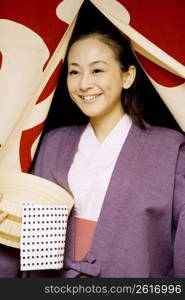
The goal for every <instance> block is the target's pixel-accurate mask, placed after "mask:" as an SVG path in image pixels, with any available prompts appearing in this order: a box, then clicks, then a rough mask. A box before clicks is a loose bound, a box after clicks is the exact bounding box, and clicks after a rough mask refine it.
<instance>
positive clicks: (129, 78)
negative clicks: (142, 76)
mask: <svg viewBox="0 0 185 300" xmlns="http://www.w3.org/2000/svg"><path fill="white" fill-rule="evenodd" d="M135 77H136V67H135V66H130V67H129V69H128V71H126V72H123V88H124V89H128V88H129V87H131V85H132V83H133V82H134V80H135Z"/></svg>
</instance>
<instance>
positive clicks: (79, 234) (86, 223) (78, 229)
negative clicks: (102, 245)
mask: <svg viewBox="0 0 185 300" xmlns="http://www.w3.org/2000/svg"><path fill="white" fill-rule="evenodd" d="M95 228H96V221H92V220H87V219H81V218H79V217H75V260H76V261H78V260H82V258H83V257H84V256H85V255H86V253H87V252H88V251H89V249H90V247H91V242H92V239H93V236H94V232H95Z"/></svg>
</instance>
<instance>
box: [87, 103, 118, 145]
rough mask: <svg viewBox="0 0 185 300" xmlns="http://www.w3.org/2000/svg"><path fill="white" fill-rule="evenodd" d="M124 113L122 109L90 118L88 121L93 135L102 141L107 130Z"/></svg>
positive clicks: (108, 130) (114, 124)
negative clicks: (115, 112)
mask: <svg viewBox="0 0 185 300" xmlns="http://www.w3.org/2000/svg"><path fill="white" fill-rule="evenodd" d="M123 115H124V111H123V109H122V110H120V111H119V113H117V114H116V116H115V114H113V113H112V112H111V113H110V115H107V114H106V115H105V116H101V117H95V118H93V117H92V118H90V123H91V125H92V127H93V129H94V132H95V135H96V137H97V139H98V140H99V142H103V141H104V139H105V138H106V136H107V135H108V134H109V132H110V131H111V130H112V129H113V128H114V127H115V126H116V124H117V123H118V122H119V121H120V120H121V118H122V117H123Z"/></svg>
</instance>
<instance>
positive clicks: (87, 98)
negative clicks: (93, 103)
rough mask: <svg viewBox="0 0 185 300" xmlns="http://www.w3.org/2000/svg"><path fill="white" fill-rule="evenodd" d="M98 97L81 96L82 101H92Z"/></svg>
mask: <svg viewBox="0 0 185 300" xmlns="http://www.w3.org/2000/svg"><path fill="white" fill-rule="evenodd" d="M97 96H98V95H91V96H81V98H82V99H83V100H93V99H95V98H96V97H97Z"/></svg>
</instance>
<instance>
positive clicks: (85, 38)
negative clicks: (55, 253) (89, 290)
mask: <svg viewBox="0 0 185 300" xmlns="http://www.w3.org/2000/svg"><path fill="white" fill-rule="evenodd" d="M66 60H67V67H68V71H67V87H68V91H69V95H70V97H71V99H72V101H73V102H74V103H75V104H76V105H77V106H78V107H79V109H80V110H81V112H83V114H85V115H86V116H87V117H89V123H88V124H87V125H86V126H85V125H81V126H78V125H76V126H69V127H64V128H58V129H55V130H52V131H51V132H49V133H48V134H47V135H46V136H45V138H44V140H43V142H42V145H41V149H40V151H39V155H38V157H37V160H36V165H35V168H34V173H35V174H37V175H39V176H43V177H45V178H47V179H49V180H52V181H54V182H56V183H58V184H60V185H62V186H63V187H65V188H66V189H68V190H69V191H70V192H71V193H72V194H73V196H74V200H75V206H74V210H73V213H72V215H71V217H70V220H69V226H68V232H67V241H66V248H65V264H64V265H65V267H64V269H63V270H61V271H56V272H53V275H52V276H64V277H78V276H87V277H88V276H94V277H167V276H175V277H184V275H185V246H184V230H185V227H184V220H183V219H184V214H185V211H184V203H185V196H184V195H185V179H184V174H185V163H184V162H185V144H184V136H183V135H182V134H180V133H179V132H177V131H174V130H171V129H166V128H160V127H153V126H150V125H149V124H147V123H145V122H143V120H142V118H141V114H140V109H139V99H138V98H137V97H136V90H137V88H138V87H137V86H138V80H137V75H138V73H137V72H138V64H137V61H136V59H135V56H134V54H133V52H132V49H131V46H130V43H129V41H128V39H127V38H126V37H124V36H122V35H121V34H120V33H119V32H117V31H116V30H115V31H114V32H112V33H110V32H106V30H105V31H96V32H91V33H88V34H85V35H81V36H80V35H79V36H77V37H76V39H72V41H71V42H70V44H69V49H68V52H67V57H66ZM36 274H37V275H36ZM39 274H41V273H39V272H32V273H31V276H39ZM42 276H43V273H42ZM46 276H47V275H46Z"/></svg>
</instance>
